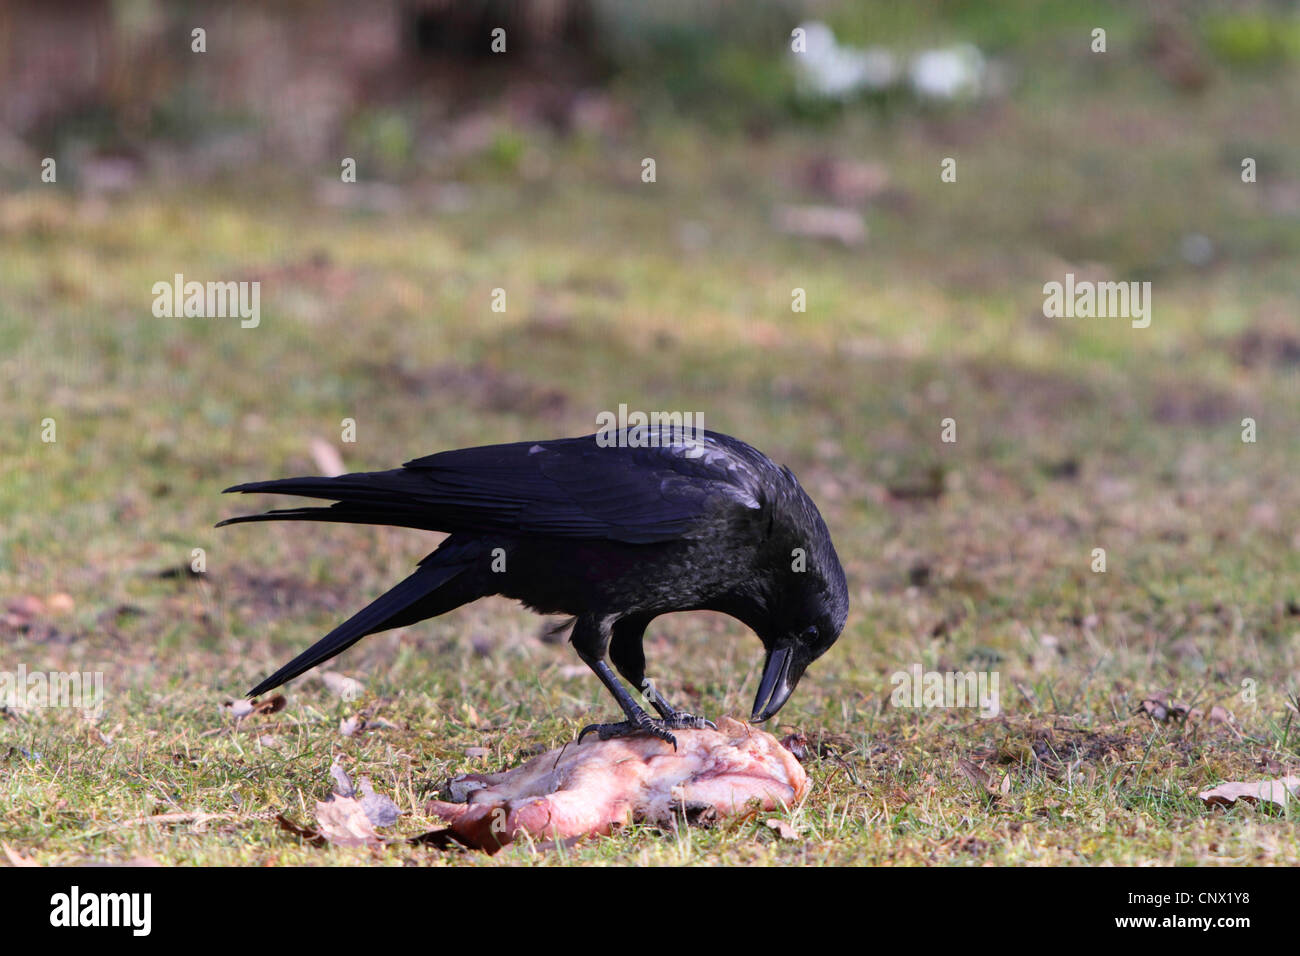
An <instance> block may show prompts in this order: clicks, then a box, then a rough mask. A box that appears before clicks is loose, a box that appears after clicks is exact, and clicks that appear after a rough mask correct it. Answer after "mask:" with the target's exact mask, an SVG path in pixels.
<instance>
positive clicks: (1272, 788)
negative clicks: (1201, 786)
mask: <svg viewBox="0 0 1300 956" xmlns="http://www.w3.org/2000/svg"><path fill="white" fill-rule="evenodd" d="M1197 796H1199V797H1200V798H1201V799H1202V800H1203V801H1205V805H1206V806H1209V807H1230V806H1232V805H1233V804H1235V803H1236V802H1237V801H1238V800H1241V801H1244V802H1246V803H1248V804H1250V805H1251V806H1255V805H1256V804H1259V803H1261V802H1262V803H1264V804H1266V805H1272V806H1277V807H1285V806H1286V802H1287V799H1288V798H1290V797H1300V777H1280V778H1278V779H1277V780H1253V781H1250V782H1248V783H1247V782H1240V781H1233V782H1230V783H1221V784H1219V785H1218V786H1217V787H1212V788H1211V789H1209V790H1202V791H1201V792H1200V793H1199V794H1197Z"/></svg>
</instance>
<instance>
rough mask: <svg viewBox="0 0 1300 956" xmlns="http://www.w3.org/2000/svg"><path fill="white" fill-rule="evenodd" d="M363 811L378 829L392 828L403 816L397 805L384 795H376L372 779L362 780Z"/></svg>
mask: <svg viewBox="0 0 1300 956" xmlns="http://www.w3.org/2000/svg"><path fill="white" fill-rule="evenodd" d="M361 809H362V811H363V812H364V813H365V815H366V817H367V818H368V819H369V820H370V822H371V823H372V824H374V825H375V826H377V827H391V826H392V825H393V824H394V823H396V822H397V818H398V817H399V816H401V815H402V811H401V810H399V809H397V804H395V803H394V802H393V801H392V800H390V799H389V798H388V797H386V796H384V795H383V794H382V793H375V788H374V786H373V785H372V784H371V783H370V778H368V777H362V778H361Z"/></svg>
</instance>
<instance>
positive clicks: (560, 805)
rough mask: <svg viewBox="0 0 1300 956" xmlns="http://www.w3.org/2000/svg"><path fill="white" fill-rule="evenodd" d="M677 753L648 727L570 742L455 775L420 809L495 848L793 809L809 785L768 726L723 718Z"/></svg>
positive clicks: (466, 838)
mask: <svg viewBox="0 0 1300 956" xmlns="http://www.w3.org/2000/svg"><path fill="white" fill-rule="evenodd" d="M675 733H676V736H677V751H676V752H674V751H673V748H672V746H671V745H670V744H667V743H665V742H664V741H662V740H659V739H657V738H655V737H651V736H649V735H638V736H635V737H624V738H620V739H615V740H603V741H601V740H589V741H587V742H585V743H582V744H567V745H565V746H564V747H560V748H559V749H557V750H552V751H550V752H549V753H545V754H542V755H541V756H539V757H534V758H533V759H532V760H530V761H528V762H527V763H525V764H523V765H522V766H519V767H516V768H515V769H513V770H508V771H505V772H504V773H496V774H467V775H464V776H460V777H457V778H455V779H454V780H452V781H451V783H450V785H449V789H450V791H451V795H452V797H453V799H454V800H457V801H462V802H456V803H447V802H443V801H441V800H433V801H430V802H429V803H428V804H427V806H426V810H427V811H428V812H429V813H430V814H431V815H434V816H438V817H441V818H442V819H443V820H445V821H447V823H448V824H449V825H450V830H451V831H452V833H453V834H455V836H456V838H457V839H458V840H459V841H460V842H462V843H465V844H467V845H468V846H472V847H477V848H479V849H482V850H487V851H488V852H489V853H495V852H496V851H497V850H499V849H501V848H502V847H503V846H506V845H508V844H510V843H512V842H514V841H515V840H516V839H519V838H520V837H521V836H523V834H525V833H527V834H528V835H529V836H531V837H533V838H534V839H539V840H566V839H569V838H572V837H577V836H581V835H583V834H588V833H609V832H610V831H611V830H612V829H613V828H614V827H617V826H620V825H624V824H628V823H632V822H645V823H651V824H660V825H671V824H672V823H673V822H674V820H675V819H677V818H678V817H680V816H682V815H684V816H685V817H686V819H687V820H701V821H708V820H714V819H720V818H722V817H726V816H731V815H733V814H737V813H744V812H746V810H748V809H751V808H757V809H760V810H777V809H780V808H784V807H790V806H792V805H793V804H794V803H795V802H797V801H798V800H799V799H800V798H801V797H802V796H803V795H804V794H805V793H806V792H807V790H808V777H807V774H805V773H804V770H803V767H801V766H799V761H798V760H796V759H795V758H794V755H793V754H791V753H790V751H788V750H786V749H785V748H784V747H782V746H781V744H780V743H779V742H778V741H777V739H776V738H775V737H773V736H772V735H771V734H769V733H766V732H764V731H762V730H759V729H757V728H755V727H750V726H749V725H747V724H743V723H741V722H740V721H737V720H732V719H730V718H727V717H724V718H723V719H722V720H721V721H720V722H719V723H718V729H717V730H678V731H675Z"/></svg>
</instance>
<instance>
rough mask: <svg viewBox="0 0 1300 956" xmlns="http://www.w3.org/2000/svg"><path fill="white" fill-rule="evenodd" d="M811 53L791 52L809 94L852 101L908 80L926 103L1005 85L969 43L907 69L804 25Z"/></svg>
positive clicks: (925, 56) (895, 59)
mask: <svg viewBox="0 0 1300 956" xmlns="http://www.w3.org/2000/svg"><path fill="white" fill-rule="evenodd" d="M799 28H800V29H801V30H803V31H804V45H805V49H804V52H802V53H795V52H791V54H790V56H791V58H792V59H793V61H794V69H795V74H796V76H797V78H798V81H799V85H800V87H801V89H803V90H804V92H806V93H809V94H812V95H815V96H821V97H825V98H827V99H837V100H846V99H849V98H850V97H852V96H855V95H857V94H859V93H863V92H879V91H881V90H887V89H890V88H891V87H894V86H898V85H899V84H900V83H903V82H904V80H906V83H907V85H908V86H909V87H910V88H911V90H912V92H913V93H914V94H915V95H916V96H918V97H920V98H921V99H927V100H957V99H966V98H974V97H979V96H985V95H988V94H990V93H992V92H995V90H996V88H997V87H998V86H999V85H1001V81H1000V80H999V75H1000V73H999V71H995V70H992V69H991V68H990V64H989V63H988V61H987V60H986V59H985V58H984V54H983V53H981V52H980V51H979V49H978V48H977V47H975V46H973V45H972V44H969V43H958V44H955V45H954V46H950V47H939V48H936V49H933V50H922V51H921V52H920V53H917V54H916V55H915V56H913V57H912V58H911V59H910V61H908V63H907V67H906V77H904V69H903V65H902V64H903V57H901V56H899V55H897V54H895V53H893V52H891V51H889V50H887V49H885V48H884V47H878V46H876V47H868V48H865V49H863V48H861V47H853V46H845V45H843V44H841V43H839V42H838V41H837V40H836V39H835V33H834V31H832V30H831V28H830V27H828V26H827V25H826V24H824V23H822V22H820V21H818V20H810V21H808V22H806V23H801V24H800V25H799Z"/></svg>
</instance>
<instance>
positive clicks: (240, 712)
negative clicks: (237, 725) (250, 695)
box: [221, 700, 253, 720]
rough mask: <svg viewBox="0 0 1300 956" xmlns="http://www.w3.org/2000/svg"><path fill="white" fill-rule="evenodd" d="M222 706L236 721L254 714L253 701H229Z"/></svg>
mask: <svg viewBox="0 0 1300 956" xmlns="http://www.w3.org/2000/svg"><path fill="white" fill-rule="evenodd" d="M221 706H222V707H224V708H225V709H226V710H228V711H230V715H231V716H232V717H234V718H235V719H236V720H238V719H239V718H241V717H247V716H248V715H249V714H251V713H252V712H253V702H252V701H251V700H228V701H226V702H225V703H224V704H222V705H221Z"/></svg>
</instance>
